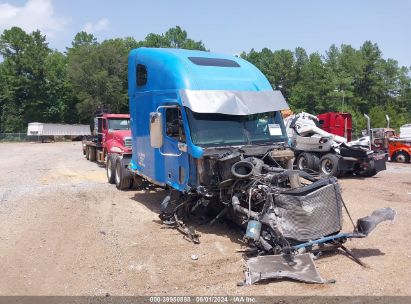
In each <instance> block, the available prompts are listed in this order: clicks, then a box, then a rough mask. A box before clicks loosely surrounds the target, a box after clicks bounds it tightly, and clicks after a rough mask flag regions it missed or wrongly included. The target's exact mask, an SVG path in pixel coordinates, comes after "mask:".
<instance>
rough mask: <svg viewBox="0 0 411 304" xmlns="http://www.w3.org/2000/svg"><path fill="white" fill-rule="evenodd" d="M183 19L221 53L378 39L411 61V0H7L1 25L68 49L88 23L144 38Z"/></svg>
mask: <svg viewBox="0 0 411 304" xmlns="http://www.w3.org/2000/svg"><path fill="white" fill-rule="evenodd" d="M176 25H180V26H181V27H182V28H183V29H185V30H186V31H187V32H188V35H189V37H191V38H193V39H195V40H202V41H203V42H204V44H205V45H206V47H207V48H209V49H210V50H212V51H216V52H220V53H228V54H235V53H239V52H241V51H249V50H250V49H251V48H255V49H256V50H260V49H261V48H263V47H268V48H270V49H273V50H276V49H292V50H293V49H294V48H295V47H297V46H302V47H304V48H305V49H306V50H307V51H308V52H314V51H319V52H320V53H322V54H323V53H324V52H325V51H326V50H327V49H328V47H329V46H330V45H331V44H333V43H334V44H336V45H340V44H342V43H344V44H351V45H352V46H353V47H356V48H358V47H359V46H360V45H361V44H362V43H363V42H364V41H365V40H371V41H373V42H376V43H378V45H379V46H380V48H381V50H382V52H383V55H384V57H385V58H394V59H396V60H398V61H399V63H400V64H401V65H406V66H411V1H409V0H391V1H387V0H344V1H343V0H341V1H336V0H335V1H331V0H310V1H308V0H305V1H304V0H288V1H285V0H282V1H274V0H271V1H270V0H253V1H250V0H248V1H242V0H236V1H231V0H219V1H215V0H207V1H197V0H174V1H173V0H150V1H138V0H117V1H112V0H105V1H98V0H68V1H64V0H0V31H3V30H4V29H6V28H10V27H11V26H20V27H22V28H23V29H24V30H26V31H32V30H35V29H40V30H41V31H42V32H43V33H45V34H46V35H47V39H48V41H49V43H50V46H51V47H53V48H57V49H59V50H61V51H63V50H65V47H66V46H69V45H70V44H71V41H72V40H73V37H74V35H75V34H76V33H77V32H79V31H81V30H86V31H88V32H91V33H93V34H95V36H96V37H97V38H98V39H99V40H100V41H102V40H104V39H107V38H115V37H126V36H132V37H134V38H135V39H137V40H141V39H144V37H145V36H146V35H147V34H148V33H150V32H153V33H163V32H165V31H166V30H167V29H169V28H170V27H174V26H176Z"/></svg>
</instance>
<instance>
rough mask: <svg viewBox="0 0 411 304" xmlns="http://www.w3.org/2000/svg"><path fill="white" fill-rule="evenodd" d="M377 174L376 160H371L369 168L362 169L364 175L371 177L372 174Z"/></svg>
mask: <svg viewBox="0 0 411 304" xmlns="http://www.w3.org/2000/svg"><path fill="white" fill-rule="evenodd" d="M375 174H377V170H376V169H375V161H374V160H373V159H372V160H370V162H369V164H368V167H367V169H365V170H364V171H361V172H360V175H361V176H364V177H371V176H374V175H375Z"/></svg>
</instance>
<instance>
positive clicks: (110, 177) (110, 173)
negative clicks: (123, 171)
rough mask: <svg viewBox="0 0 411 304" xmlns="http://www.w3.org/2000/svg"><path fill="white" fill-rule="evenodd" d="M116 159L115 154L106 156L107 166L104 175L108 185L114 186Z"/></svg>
mask: <svg viewBox="0 0 411 304" xmlns="http://www.w3.org/2000/svg"><path fill="white" fill-rule="evenodd" d="M116 158H117V155H116V154H108V155H107V165H106V174H107V181H108V182H109V183H110V184H115V183H116V181H115V178H116V177H115V175H116V172H115V171H116V167H115V164H116Z"/></svg>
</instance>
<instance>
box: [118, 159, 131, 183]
mask: <svg viewBox="0 0 411 304" xmlns="http://www.w3.org/2000/svg"><path fill="white" fill-rule="evenodd" d="M125 170H126V168H124V166H123V164H122V161H121V158H120V157H118V156H117V157H116V167H115V183H116V187H117V189H119V190H127V189H130V184H131V182H132V180H131V179H130V178H129V177H128V176H126V174H125V173H126V172H125Z"/></svg>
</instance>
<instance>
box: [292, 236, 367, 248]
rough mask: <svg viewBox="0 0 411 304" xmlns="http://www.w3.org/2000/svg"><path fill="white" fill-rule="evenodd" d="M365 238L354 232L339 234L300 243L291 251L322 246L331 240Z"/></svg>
mask: <svg viewBox="0 0 411 304" xmlns="http://www.w3.org/2000/svg"><path fill="white" fill-rule="evenodd" d="M364 237H366V235H365V234H362V233H358V232H354V233H339V234H336V235H331V236H326V237H323V238H320V239H318V240H315V241H309V242H306V243H302V244H299V245H296V246H293V247H292V248H293V249H300V248H306V247H310V246H313V245H318V244H323V243H326V242H329V241H333V240H342V239H350V238H364Z"/></svg>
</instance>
